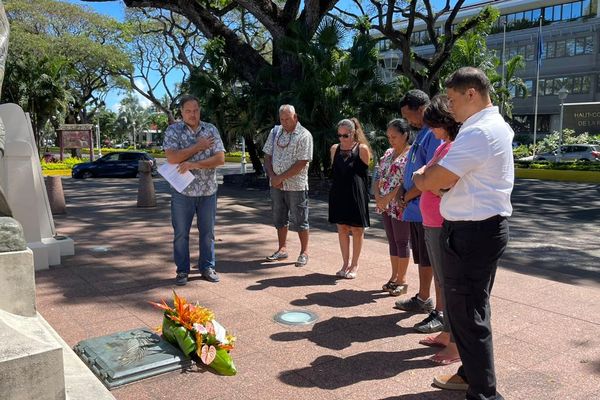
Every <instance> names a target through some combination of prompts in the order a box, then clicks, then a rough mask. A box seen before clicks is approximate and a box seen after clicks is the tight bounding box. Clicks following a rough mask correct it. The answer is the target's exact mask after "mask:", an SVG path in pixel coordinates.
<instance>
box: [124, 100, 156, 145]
mask: <svg viewBox="0 0 600 400" xmlns="http://www.w3.org/2000/svg"><path fill="white" fill-rule="evenodd" d="M117 120H118V121H119V124H120V126H121V127H122V128H123V129H124V130H125V131H126V132H130V133H129V134H128V135H127V136H128V137H129V138H131V141H130V143H129V145H130V146H131V145H133V148H134V149H135V148H137V147H138V146H139V145H140V144H141V143H140V140H139V136H140V133H141V132H143V131H144V130H146V129H148V128H149V127H150V123H151V119H150V112H149V110H148V109H145V108H143V107H142V106H141V105H140V102H139V100H138V98H137V97H136V96H135V95H134V94H133V93H131V92H130V93H127V95H125V97H123V99H122V100H121V104H120V106H119V114H118V117H117Z"/></svg>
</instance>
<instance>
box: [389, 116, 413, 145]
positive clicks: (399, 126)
mask: <svg viewBox="0 0 600 400" xmlns="http://www.w3.org/2000/svg"><path fill="white" fill-rule="evenodd" d="M387 127H388V128H394V129H395V130H397V131H398V132H399V133H401V134H403V135H406V136H407V140H408V139H410V125H409V123H408V122H406V120H405V119H402V118H395V119H393V120H391V121H390V122H388V124H387Z"/></svg>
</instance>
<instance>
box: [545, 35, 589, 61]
mask: <svg viewBox="0 0 600 400" xmlns="http://www.w3.org/2000/svg"><path fill="white" fill-rule="evenodd" d="M593 50H594V42H593V37H592V36H585V37H580V38H575V39H568V40H559V41H556V42H546V43H544V54H543V57H544V58H557V57H565V56H579V55H584V54H592V52H593Z"/></svg>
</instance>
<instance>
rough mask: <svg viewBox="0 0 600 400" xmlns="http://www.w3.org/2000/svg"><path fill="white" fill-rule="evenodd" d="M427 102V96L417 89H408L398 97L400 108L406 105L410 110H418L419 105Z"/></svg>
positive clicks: (424, 104)
mask: <svg viewBox="0 0 600 400" xmlns="http://www.w3.org/2000/svg"><path fill="white" fill-rule="evenodd" d="M427 104H429V96H428V95H427V93H425V92H424V91H422V90H419V89H413V90H409V91H408V92H406V94H404V96H403V97H402V99H400V108H402V107H404V106H408V108H409V109H411V110H418V109H419V107H422V106H426V105H427Z"/></svg>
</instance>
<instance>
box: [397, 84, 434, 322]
mask: <svg viewBox="0 0 600 400" xmlns="http://www.w3.org/2000/svg"><path fill="white" fill-rule="evenodd" d="M428 105H429V96H428V95H427V94H426V93H425V92H423V91H421V90H410V91H408V92H407V93H406V94H405V95H404V97H403V98H402V99H401V100H400V111H401V112H402V117H403V118H404V119H406V120H407V121H408V123H409V124H410V125H411V126H413V127H414V128H417V129H419V132H418V133H417V137H416V138H415V140H414V141H413V143H412V146H411V148H410V151H409V153H408V161H407V163H406V168H405V169H404V182H403V184H402V185H403V186H402V187H403V191H402V193H403V194H402V195H401V200H402V202H404V203H405V204H406V208H405V209H404V214H403V215H402V218H403V220H404V221H408V222H410V244H411V248H412V253H413V260H414V262H415V264H417V265H419V293H417V294H416V295H414V297H411V298H410V299H408V300H398V301H397V302H396V308H399V309H400V310H405V311H411V312H420V313H425V314H429V315H428V316H427V318H425V319H424V320H423V321H421V322H419V323H417V324H415V326H414V327H415V329H416V330H418V331H419V332H423V333H433V332H439V331H441V330H442V329H443V325H444V324H443V312H442V309H441V307H436V308H435V309H434V304H433V299H432V298H431V281H432V279H433V269H432V267H431V262H430V261H429V254H428V253H427V246H426V245H425V234H424V231H423V217H422V216H421V210H420V209H419V199H420V196H421V191H420V190H419V189H418V188H417V187H416V186H415V184H414V182H413V173H414V172H415V171H418V170H419V169H420V168H421V167H423V166H424V165H426V164H427V163H428V162H429V160H431V158H432V157H433V154H434V152H435V150H436V149H437V147H438V146H439V145H440V144H441V142H440V141H439V140H437V139H436V138H435V136H434V135H433V132H432V131H431V129H430V128H429V127H428V126H426V125H425V124H424V122H423V113H424V112H425V108H427V106H428ZM438 308H439V309H438Z"/></svg>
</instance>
